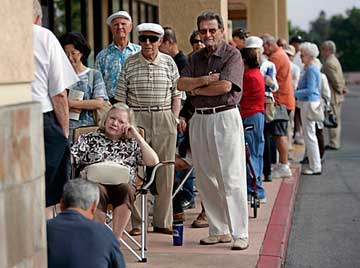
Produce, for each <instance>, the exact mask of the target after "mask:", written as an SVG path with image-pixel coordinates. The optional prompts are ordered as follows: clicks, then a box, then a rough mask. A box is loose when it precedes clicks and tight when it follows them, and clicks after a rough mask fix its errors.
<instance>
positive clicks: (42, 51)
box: [31, 24, 79, 113]
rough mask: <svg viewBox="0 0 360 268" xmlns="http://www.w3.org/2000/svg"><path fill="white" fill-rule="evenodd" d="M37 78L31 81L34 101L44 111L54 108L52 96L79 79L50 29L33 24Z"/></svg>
mask: <svg viewBox="0 0 360 268" xmlns="http://www.w3.org/2000/svg"><path fill="white" fill-rule="evenodd" d="M33 38H34V62H35V80H34V81H33V82H32V83H31V95H32V99H33V100H34V101H39V102H40V103H41V105H42V112H43V113H46V112H49V111H52V110H53V105H52V102H51V97H53V96H56V95H58V94H59V93H61V92H63V91H64V90H65V89H66V88H68V87H69V86H71V85H72V84H74V83H76V82H77V81H79V78H78V76H77V75H76V73H75V71H74V69H73V67H72V66H71V64H70V62H69V60H68V58H67V57H66V55H65V53H64V50H63V49H62V47H61V45H60V43H59V41H58V40H57V38H56V37H55V35H54V34H53V33H52V32H50V31H49V30H48V29H46V28H43V27H41V26H39V25H35V24H34V25H33Z"/></svg>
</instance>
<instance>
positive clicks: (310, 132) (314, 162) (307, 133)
mask: <svg viewBox="0 0 360 268" xmlns="http://www.w3.org/2000/svg"><path fill="white" fill-rule="evenodd" d="M308 108H309V102H302V103H301V108H300V114H301V124H302V127H303V132H304V141H305V147H306V152H307V157H308V158H309V167H310V169H311V170H312V171H315V172H321V159H320V151H319V145H318V140H317V138H316V129H315V121H310V120H308V119H307V117H306V113H307V110H308Z"/></svg>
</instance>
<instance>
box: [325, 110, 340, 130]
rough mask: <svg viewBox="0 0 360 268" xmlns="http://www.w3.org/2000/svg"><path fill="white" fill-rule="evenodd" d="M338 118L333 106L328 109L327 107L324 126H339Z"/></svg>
mask: <svg viewBox="0 0 360 268" xmlns="http://www.w3.org/2000/svg"><path fill="white" fill-rule="evenodd" d="M337 126H338V123H337V118H336V115H335V113H334V111H333V109H332V106H330V107H329V108H328V109H325V111H324V127H326V128H337Z"/></svg>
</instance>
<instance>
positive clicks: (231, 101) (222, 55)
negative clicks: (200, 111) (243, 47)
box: [181, 41, 244, 108]
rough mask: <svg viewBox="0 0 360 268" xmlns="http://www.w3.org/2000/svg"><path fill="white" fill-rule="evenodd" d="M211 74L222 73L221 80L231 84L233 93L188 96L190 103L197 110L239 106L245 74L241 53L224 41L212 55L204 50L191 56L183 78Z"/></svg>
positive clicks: (182, 74)
mask: <svg viewBox="0 0 360 268" xmlns="http://www.w3.org/2000/svg"><path fill="white" fill-rule="evenodd" d="M210 72H212V73H220V80H227V81H229V82H231V84H232V89H231V91H230V92H227V93H226V94H223V95H219V96H188V97H189V100H190V103H191V104H192V105H193V106H194V107H195V108H204V107H216V106H221V105H235V104H236V105H237V104H239V102H240V99H241V89H242V81H243V74H244V65H243V61H242V58H241V54H240V51H239V50H238V49H236V48H233V47H232V46H230V45H228V44H227V43H226V42H224V41H223V42H221V44H220V46H219V47H218V49H217V50H216V51H215V53H213V54H212V55H208V52H207V48H203V49H201V50H200V51H198V52H196V53H194V54H193V55H192V56H191V58H190V60H189V61H188V63H187V65H186V66H185V68H184V69H183V70H182V72H181V76H183V77H199V76H204V75H209V73H210Z"/></svg>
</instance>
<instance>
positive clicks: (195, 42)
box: [192, 39, 202, 45]
mask: <svg viewBox="0 0 360 268" xmlns="http://www.w3.org/2000/svg"><path fill="white" fill-rule="evenodd" d="M199 43H200V44H202V41H201V40H200V39H194V40H193V42H192V44H193V45H195V44H199Z"/></svg>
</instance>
